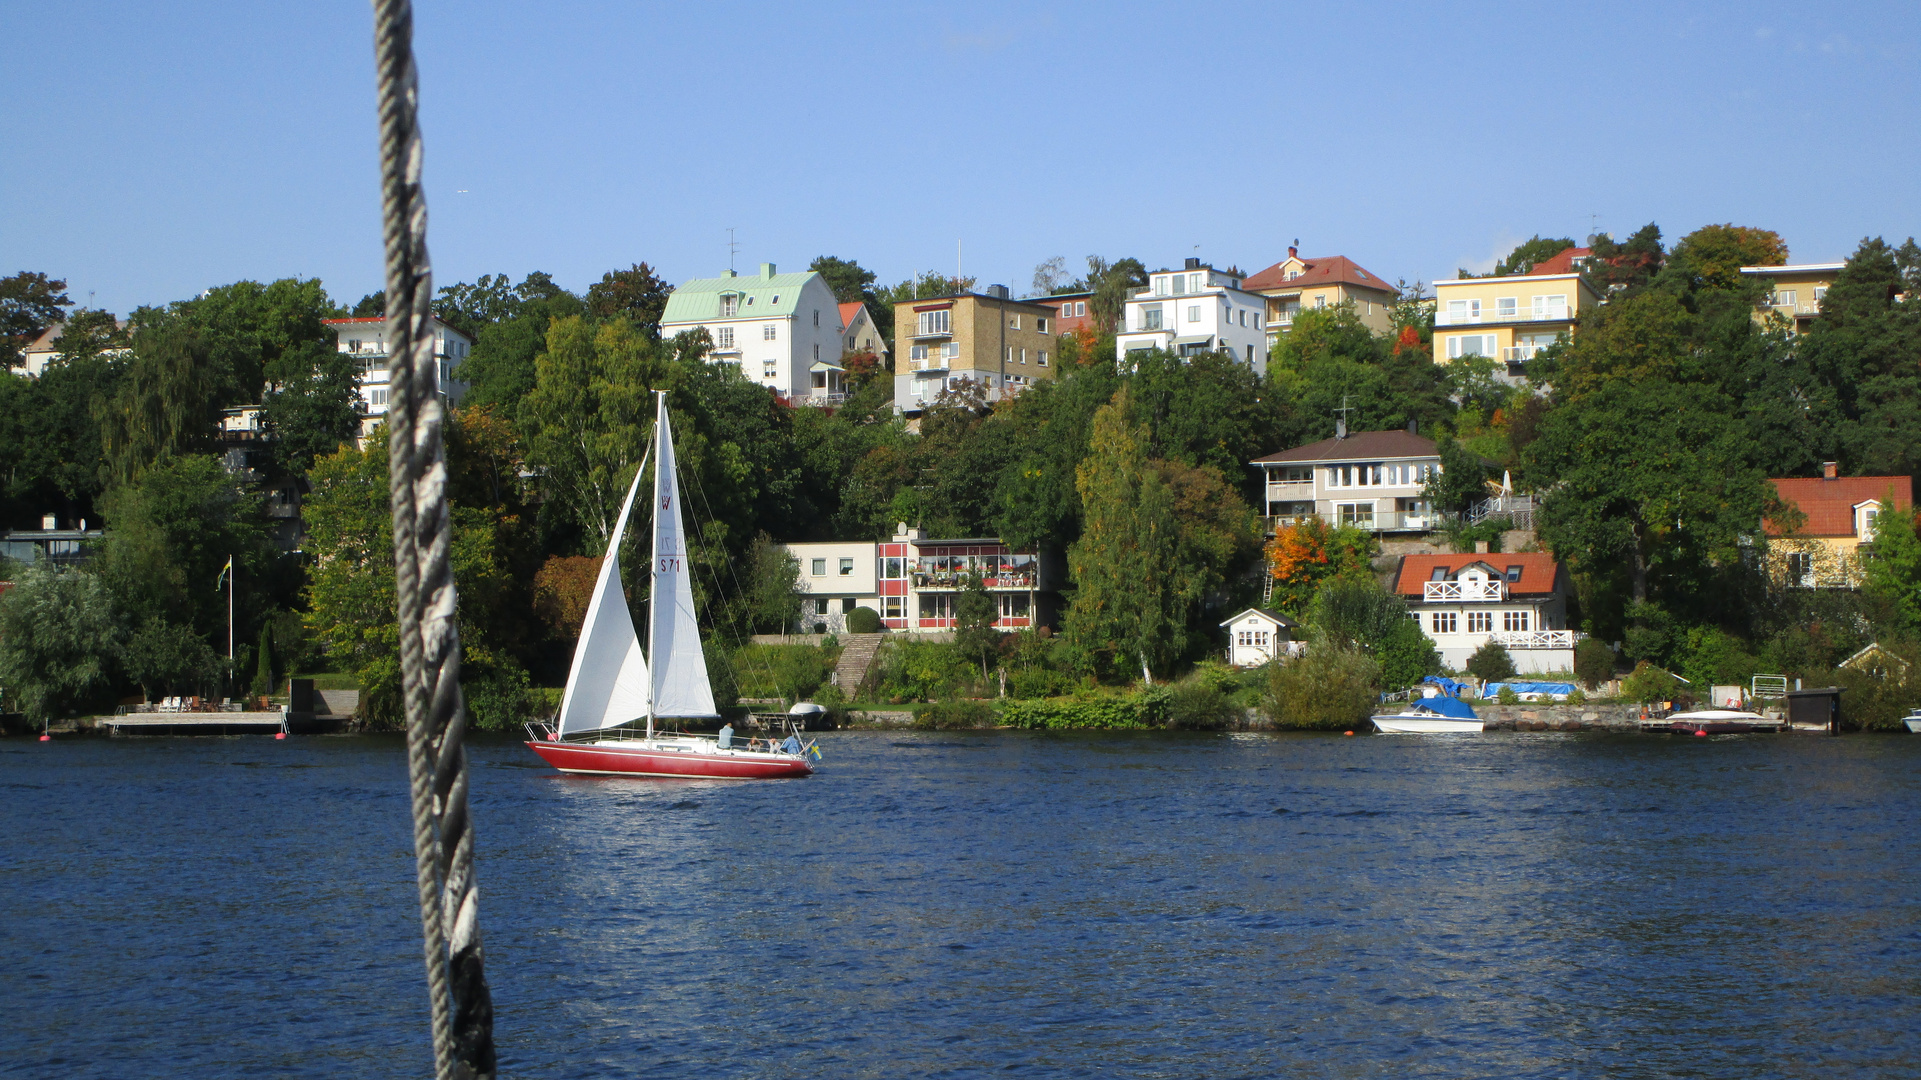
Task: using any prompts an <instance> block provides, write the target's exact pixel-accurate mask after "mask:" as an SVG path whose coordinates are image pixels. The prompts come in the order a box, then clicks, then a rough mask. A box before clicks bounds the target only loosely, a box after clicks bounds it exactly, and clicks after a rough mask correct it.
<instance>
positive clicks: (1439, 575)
mask: <svg viewBox="0 0 1921 1080" xmlns="http://www.w3.org/2000/svg"><path fill="white" fill-rule="evenodd" d="M1427 579H1428V580H1429V581H1446V580H1447V567H1445V566H1437V567H1435V568H1434V571H1433V573H1430V574H1429V575H1428V576H1427Z"/></svg>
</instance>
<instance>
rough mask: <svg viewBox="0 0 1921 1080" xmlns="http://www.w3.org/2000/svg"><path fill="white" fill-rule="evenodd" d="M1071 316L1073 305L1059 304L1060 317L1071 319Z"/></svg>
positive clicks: (1072, 314) (1072, 315)
mask: <svg viewBox="0 0 1921 1080" xmlns="http://www.w3.org/2000/svg"><path fill="white" fill-rule="evenodd" d="M1073 317H1074V305H1072V304H1062V305H1061V318H1063V319H1071V318H1073Z"/></svg>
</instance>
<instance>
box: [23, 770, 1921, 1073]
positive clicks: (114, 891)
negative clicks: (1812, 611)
mask: <svg viewBox="0 0 1921 1080" xmlns="http://www.w3.org/2000/svg"><path fill="white" fill-rule="evenodd" d="M821 741H822V744H823V747H824V749H825V750H826V752H827V764H826V767H825V768H824V769H823V770H822V771H821V772H820V773H818V774H816V775H815V776H813V777H812V778H809V779H806V780H799V781H772V782H758V783H690V782H659V781H639V780H600V779H580V778H563V777H560V776H558V775H557V774H555V773H554V772H553V771H551V770H550V769H548V768H546V767H545V766H544V765H542V764H541V763H540V762H539V761H538V760H537V759H535V758H534V756H533V755H532V754H531V753H530V752H529V751H527V750H526V749H525V748H524V747H522V746H520V745H519V744H517V743H509V742H491V743H485V744H482V745H480V746H479V747H477V748H476V749H475V753H474V760H475V765H476V766H477V779H476V787H475V791H474V805H475V812H476V815H477V818H478V821H479V829H480V834H479V835H480V845H481V846H480V850H481V858H482V862H481V866H480V875H481V884H482V888H483V890H484V891H483V919H484V926H485V934H486V947H487V954H488V955H487V960H488V972H489V975H490V977H491V980H492V984H493V989H494V996H495V1001H496V1003H497V1005H498V1009H499V1022H498V1028H497V1034H498V1039H499V1044H500V1057H501V1063H502V1072H503V1075H512V1076H533V1077H605V1076H625V1075H646V1076H658V1077H683V1076H684V1077H696V1076H698V1077H820V1078H842V1077H922V1076H929V1077H948V1076H952V1077H960V1076H982V1075H986V1074H990V1073H992V1074H1005V1075H1012V1076H1037V1077H1040V1076H1044V1077H1052V1076H1088V1077H1116V1076H1125V1077H1210V1078H1215V1077H1272V1076H1289V1077H1291V1076H1306V1077H1350V1076H1352V1077H1374V1076H1382V1077H1386V1076H1392V1077H1421V1076H1458V1077H1544V1076H1583V1077H1586V1076H1607V1077H1682V1076H1685V1077H1729V1078H1733V1077H1742V1078H1746V1077H1753V1076H1793V1077H1801V1076H1807V1077H1815V1076H1819V1077H1836V1076H1889V1077H1894V1076H1903V1077H1906V1076H1914V1075H1917V1074H1921V1021H1918V1020H1917V1016H1921V1013H1918V1012H1917V1005H1916V1001H1917V993H1918V992H1921V902H1917V895H1916V890H1917V888H1918V887H1921V873H1917V870H1918V869H1921V865H1918V864H1921V844H1917V843H1916V839H1915V833H1916V829H1917V826H1918V825H1921V797H1917V792H1918V791H1921V784H1918V783H1917V778H1916V768H1917V765H1921V738H1908V737H1874V736H1857V737H1850V738H1844V739H1829V738H1819V737H1783V736H1744V737H1731V738H1719V739H1682V738H1678V737H1675V738H1668V737H1655V738H1641V737H1620V736H1601V735H1538V734H1488V735H1484V736H1479V737H1441V738H1422V737H1417V736H1399V737H1380V736H1376V737H1364V738H1363V737H1356V738H1340V737H1332V738H1330V737H1319V736H1283V737H1271V736H1252V735H1243V736H1196V737H1180V736H1167V735H1151V736H1150V735H1140V736H1131V735H1130V736H1113V735H1106V736H1056V737H1047V736H1030V735H1009V734H1002V735H980V736H974V735H951V734H939V735H934V734H913V735H890V734H876V733H846V734H836V735H828V736H825V737H823V738H822V740H821ZM406 814H407V801H406V798H405V765H404V762H403V760H402V757H401V754H400V750H399V744H398V743H397V742H395V741H392V740H386V739H376V738H295V739H289V740H287V741H285V742H275V741H273V740H271V739H265V738H230V739H196V740H188V739H154V740H125V741H112V742H109V741H98V740H96V741H75V742H56V743H53V744H39V743H33V742H22V741H18V740H8V741H6V742H4V743H0V949H4V957H5V962H4V966H3V967H0V1075H20V1076H49V1077H54V1076H57V1077H130V1076H141V1077H219V1076H242V1075H252V1076H312V1077H330V1078H332V1077H388V1076H400V1075H409V1074H411V1075H425V1073H426V1072H427V1071H428V1068H429V1057H430V1053H429V1049H428V1045H427V1021H426V1007H425V991H424V989H423V979H422V973H421V962H420V945H419V939H418V936H417V935H418V924H417V923H416V922H415V907H414V904H415V899H414V891H413V888H414V887H413V863H412V857H411V855H410V853H409V850H408V835H409V834H408V825H407V819H406Z"/></svg>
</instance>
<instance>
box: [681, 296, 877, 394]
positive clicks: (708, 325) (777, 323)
mask: <svg viewBox="0 0 1921 1080" xmlns="http://www.w3.org/2000/svg"><path fill="white" fill-rule="evenodd" d="M701 328H705V329H706V331H707V334H708V336H709V337H711V338H713V341H714V348H713V352H712V353H710V354H709V355H710V357H711V358H712V359H713V360H714V361H715V362H717V363H729V364H735V365H738V366H739V368H740V371H741V374H743V375H745V376H747V378H748V379H749V380H750V381H752V382H756V383H759V384H760V385H762V386H765V387H767V388H768V389H769V390H772V391H773V392H775V393H776V394H779V395H780V396H782V397H784V398H787V399H788V400H790V401H795V402H801V401H804V400H806V399H808V398H809V397H811V396H812V395H813V393H814V389H815V386H814V376H815V375H816V374H819V375H820V376H821V380H820V387H819V389H820V392H821V396H822V397H823V398H825V397H826V396H827V395H828V394H830V393H840V392H842V391H840V390H838V389H835V387H838V386H839V385H840V380H839V379H838V378H829V377H828V376H829V374H830V373H837V372H839V371H840V357H841V352H842V348H841V331H842V329H843V327H842V326H841V322H840V305H839V304H838V303H836V302H835V300H834V291H833V290H832V289H830V288H828V287H827V281H826V279H825V278H822V277H821V276H820V275H819V274H818V273H815V272H814V271H812V270H809V271H807V272H805V273H800V274H780V273H776V272H775V271H774V264H773V263H761V264H760V272H759V273H758V274H756V275H754V276H753V277H741V276H740V275H738V274H736V273H734V272H733V271H732V270H729V271H727V272H726V273H725V274H722V275H721V276H720V277H713V278H695V279H693V280H692V281H689V282H687V283H686V284H684V285H682V286H681V287H680V288H678V289H675V290H674V292H673V295H671V296H669V297H668V298H667V310H666V311H665V312H664V313H663V314H662V315H661V318H660V333H661V336H662V337H664V338H669V337H673V336H674V335H675V334H678V333H682V332H684V331H688V330H695V329H701ZM817 364H824V365H826V367H824V368H821V369H818V371H817V370H816V368H815V365H817Z"/></svg>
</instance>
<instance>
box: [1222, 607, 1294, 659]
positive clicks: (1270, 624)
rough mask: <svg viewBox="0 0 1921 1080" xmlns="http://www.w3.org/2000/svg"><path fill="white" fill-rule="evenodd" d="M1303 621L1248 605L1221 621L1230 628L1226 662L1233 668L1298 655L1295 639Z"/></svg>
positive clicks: (1226, 628)
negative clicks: (1296, 620)
mask: <svg viewBox="0 0 1921 1080" xmlns="http://www.w3.org/2000/svg"><path fill="white" fill-rule="evenodd" d="M1299 625H1300V624H1299V623H1297V622H1295V621H1294V620H1293V619H1290V618H1288V617H1287V616H1285V615H1282V614H1280V613H1279V612H1276V611H1269V610H1267V609H1266V608H1248V609H1247V610H1246V611H1243V612H1241V613H1240V614H1239V615H1236V616H1234V617H1233V618H1231V619H1229V620H1227V621H1226V622H1224V623H1222V624H1221V629H1223V630H1226V631H1227V662H1228V663H1229V664H1230V665H1232V666H1234V667H1260V666H1261V665H1262V664H1265V663H1267V662H1268V661H1270V660H1272V659H1274V658H1275V657H1277V656H1298V655H1300V651H1301V642H1298V641H1295V640H1294V630H1295V628H1296V627H1298V626H1299Z"/></svg>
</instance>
